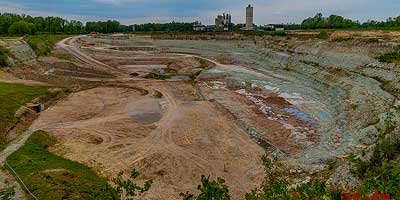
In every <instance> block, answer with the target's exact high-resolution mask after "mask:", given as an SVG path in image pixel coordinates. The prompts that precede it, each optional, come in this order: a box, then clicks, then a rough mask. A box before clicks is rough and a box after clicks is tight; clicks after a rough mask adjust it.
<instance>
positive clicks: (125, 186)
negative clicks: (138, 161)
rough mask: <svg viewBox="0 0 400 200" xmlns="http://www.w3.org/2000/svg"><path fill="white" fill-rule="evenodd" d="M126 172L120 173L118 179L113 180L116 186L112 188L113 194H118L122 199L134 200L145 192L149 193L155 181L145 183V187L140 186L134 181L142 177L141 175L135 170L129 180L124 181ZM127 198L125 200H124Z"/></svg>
mask: <svg viewBox="0 0 400 200" xmlns="http://www.w3.org/2000/svg"><path fill="white" fill-rule="evenodd" d="M123 175H124V172H120V173H118V176H117V177H116V178H113V180H112V181H113V183H114V185H115V187H114V188H112V191H113V193H116V194H117V195H118V196H120V197H121V199H127V200H133V199H134V198H135V197H136V196H140V195H142V194H144V193H145V192H147V191H149V189H150V187H151V185H152V184H153V180H147V181H145V183H144V185H143V186H139V185H138V184H136V183H134V182H133V181H134V180H135V179H136V178H138V177H139V176H140V173H139V172H138V171H136V169H134V170H133V171H132V172H131V175H130V176H129V179H125V180H124V179H123V178H122V176H123ZM123 197H125V198H123Z"/></svg>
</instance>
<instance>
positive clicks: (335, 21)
mask: <svg viewBox="0 0 400 200" xmlns="http://www.w3.org/2000/svg"><path fill="white" fill-rule="evenodd" d="M399 27H400V16H398V17H396V18H392V17H390V18H388V19H387V20H386V21H374V20H369V21H367V22H364V23H361V22H359V21H353V20H351V19H346V18H344V17H342V16H338V15H331V16H329V17H324V16H323V15H322V14H321V13H318V14H316V15H315V16H314V17H309V18H307V19H304V20H303V22H302V23H301V24H290V25H289V29H392V28H399Z"/></svg>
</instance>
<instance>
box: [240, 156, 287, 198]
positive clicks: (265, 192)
mask: <svg viewBox="0 0 400 200" xmlns="http://www.w3.org/2000/svg"><path fill="white" fill-rule="evenodd" d="M261 159H262V161H263V165H264V172H265V177H264V180H263V182H262V185H261V187H260V188H258V189H254V190H253V191H252V192H251V193H247V194H246V199H247V200H267V199H268V200H269V199H282V200H283V199H290V197H291V195H290V193H289V189H288V186H289V182H288V181H287V180H286V179H285V178H284V177H283V174H282V171H281V170H280V169H279V168H278V167H276V166H274V165H273V164H272V162H271V160H270V159H268V157H266V156H263V157H262V158H261Z"/></svg>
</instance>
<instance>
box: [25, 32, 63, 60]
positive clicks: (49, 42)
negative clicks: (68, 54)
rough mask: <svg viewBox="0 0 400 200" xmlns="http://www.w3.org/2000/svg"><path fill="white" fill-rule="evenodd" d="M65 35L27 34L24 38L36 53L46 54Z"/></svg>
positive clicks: (48, 53)
mask: <svg viewBox="0 0 400 200" xmlns="http://www.w3.org/2000/svg"><path fill="white" fill-rule="evenodd" d="M66 37H67V36H66V35H29V36H26V37H25V38H24V40H25V41H26V42H27V43H28V44H29V46H31V47H32V49H33V51H35V53H36V55H38V56H48V55H50V53H51V50H52V49H53V47H54V45H55V44H56V43H57V42H58V41H60V40H62V39H64V38H66Z"/></svg>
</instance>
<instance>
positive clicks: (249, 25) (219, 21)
mask: <svg viewBox="0 0 400 200" xmlns="http://www.w3.org/2000/svg"><path fill="white" fill-rule="evenodd" d="M233 26H234V24H233V23H232V15H231V14H229V13H223V14H222V15H217V17H216V18H215V24H214V25H208V26H206V25H203V24H202V23H201V22H198V21H196V22H194V23H193V30H194V31H233ZM264 28H265V29H266V30H282V29H283V30H284V29H285V28H286V27H284V26H283V25H277V24H269V25H266V26H265V27H264ZM241 30H246V31H254V8H253V6H252V5H251V4H249V5H248V6H247V7H246V24H245V25H244V27H242V28H241Z"/></svg>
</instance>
